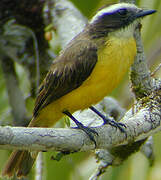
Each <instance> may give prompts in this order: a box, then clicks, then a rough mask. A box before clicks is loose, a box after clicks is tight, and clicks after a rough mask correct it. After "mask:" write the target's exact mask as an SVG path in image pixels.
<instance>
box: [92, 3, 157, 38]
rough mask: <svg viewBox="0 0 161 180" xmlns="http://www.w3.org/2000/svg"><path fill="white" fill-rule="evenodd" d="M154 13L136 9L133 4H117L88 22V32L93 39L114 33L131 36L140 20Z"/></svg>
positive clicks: (99, 12)
mask: <svg viewBox="0 0 161 180" xmlns="http://www.w3.org/2000/svg"><path fill="white" fill-rule="evenodd" d="M154 12H156V11H155V10H145V9H141V8H138V7H137V6H135V5H134V4H129V3H118V4H113V5H110V6H106V7H104V8H102V9H101V10H99V11H98V12H97V13H96V15H95V16H94V17H93V18H92V19H91V21H90V22H89V30H90V33H91V35H92V33H93V37H94V38H99V37H104V36H107V34H108V33H115V32H116V33H115V34H117V35H118V36H128V35H129V34H130V33H131V34H132V33H133V31H134V29H135V28H136V26H137V25H138V24H139V22H140V19H141V18H143V17H145V16H147V15H150V14H152V13H154Z"/></svg>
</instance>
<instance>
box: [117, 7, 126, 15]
mask: <svg viewBox="0 0 161 180" xmlns="http://www.w3.org/2000/svg"><path fill="white" fill-rule="evenodd" d="M117 13H118V14H119V15H121V16H125V15H127V13H128V11H127V9H125V8H123V9H119V10H118V11H117Z"/></svg>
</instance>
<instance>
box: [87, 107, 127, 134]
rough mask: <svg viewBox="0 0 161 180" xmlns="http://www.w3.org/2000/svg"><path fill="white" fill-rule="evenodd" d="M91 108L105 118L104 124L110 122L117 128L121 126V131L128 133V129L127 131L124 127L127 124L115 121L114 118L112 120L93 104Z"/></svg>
mask: <svg viewBox="0 0 161 180" xmlns="http://www.w3.org/2000/svg"><path fill="white" fill-rule="evenodd" d="M90 109H91V110H92V111H93V112H95V113H96V114H97V115H98V116H100V117H101V118H102V119H103V121H104V124H110V125H111V126H114V127H116V128H119V129H120V131H121V132H123V133H125V134H126V131H125V129H124V128H126V125H125V124H123V123H120V122H116V121H114V120H111V119H109V118H107V117H105V116H104V115H103V114H101V113H100V112H99V111H98V110H97V109H96V108H94V107H93V106H91V107H90Z"/></svg>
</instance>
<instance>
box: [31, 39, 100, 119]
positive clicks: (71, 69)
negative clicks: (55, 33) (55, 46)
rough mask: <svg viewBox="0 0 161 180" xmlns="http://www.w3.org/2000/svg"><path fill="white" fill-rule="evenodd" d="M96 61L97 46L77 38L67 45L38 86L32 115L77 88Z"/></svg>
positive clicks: (35, 114)
mask: <svg viewBox="0 0 161 180" xmlns="http://www.w3.org/2000/svg"><path fill="white" fill-rule="evenodd" d="M82 41H86V42H82ZM84 44H85V45H86V46H83V45H84ZM96 62H97V48H96V46H95V45H93V44H92V43H91V42H88V41H87V40H78V41H77V42H76V43H74V44H73V45H72V44H71V45H70V46H69V47H67V49H66V50H64V52H63V53H61V55H60V56H59V57H58V58H57V59H56V60H55V61H54V63H53V64H52V65H51V68H50V70H49V72H48V74H47V75H46V78H45V79H44V81H43V82H42V84H41V86H40V88H39V94H38V96H37V99H36V103H35V108H34V111H33V115H34V117H35V116H37V114H38V113H39V111H40V110H41V109H42V108H44V107H45V106H47V105H48V104H50V103H51V102H53V101H55V100H57V99H58V98H60V97H62V96H64V95H65V94H67V93H69V92H70V91H72V90H74V89H76V88H78V87H79V86H80V85H81V84H82V83H83V82H84V81H85V80H86V79H87V78H88V76H89V75H90V74H91V72H92V70H93V68H94V66H95V64H96Z"/></svg>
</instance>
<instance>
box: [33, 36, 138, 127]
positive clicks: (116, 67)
mask: <svg viewBox="0 0 161 180" xmlns="http://www.w3.org/2000/svg"><path fill="white" fill-rule="evenodd" d="M97 54H98V62H97V64H96V65H95V67H94V69H93V71H92V73H91V75H90V76H89V77H88V78H87V80H86V81H84V83H83V84H82V85H81V86H80V87H79V88H77V89H75V90H73V91H71V92H70V93H68V94H66V95H65V96H63V97H61V98H59V99H58V100H56V101H54V102H53V103H51V104H49V105H48V106H47V107H45V108H43V109H42V110H41V112H40V116H39V117H38V118H37V121H38V122H37V124H39V126H40V124H41V126H46V123H45V122H44V121H43V120H42V119H43V118H45V119H46V120H47V121H48V125H49V126H51V125H52V124H54V123H55V122H56V121H58V120H59V118H61V117H62V116H63V114H62V111H63V110H69V111H70V112H71V113H73V112H75V111H76V110H80V109H85V108H88V107H89V106H91V105H93V104H96V103H98V102H99V101H100V100H102V99H103V98H104V97H105V96H106V95H108V93H110V92H111V91H112V90H113V89H114V88H115V87H116V86H117V85H118V83H119V82H120V80H121V79H122V78H123V76H124V74H125V73H126V72H127V70H128V69H129V67H130V66H131V64H132V63H133V61H134V57H135V55H136V43H135V40H134V38H132V37H131V38H124V39H121V38H117V37H112V38H110V39H108V40H107V42H106V44H105V45H104V46H103V47H101V48H100V49H98V53H97Z"/></svg>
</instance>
